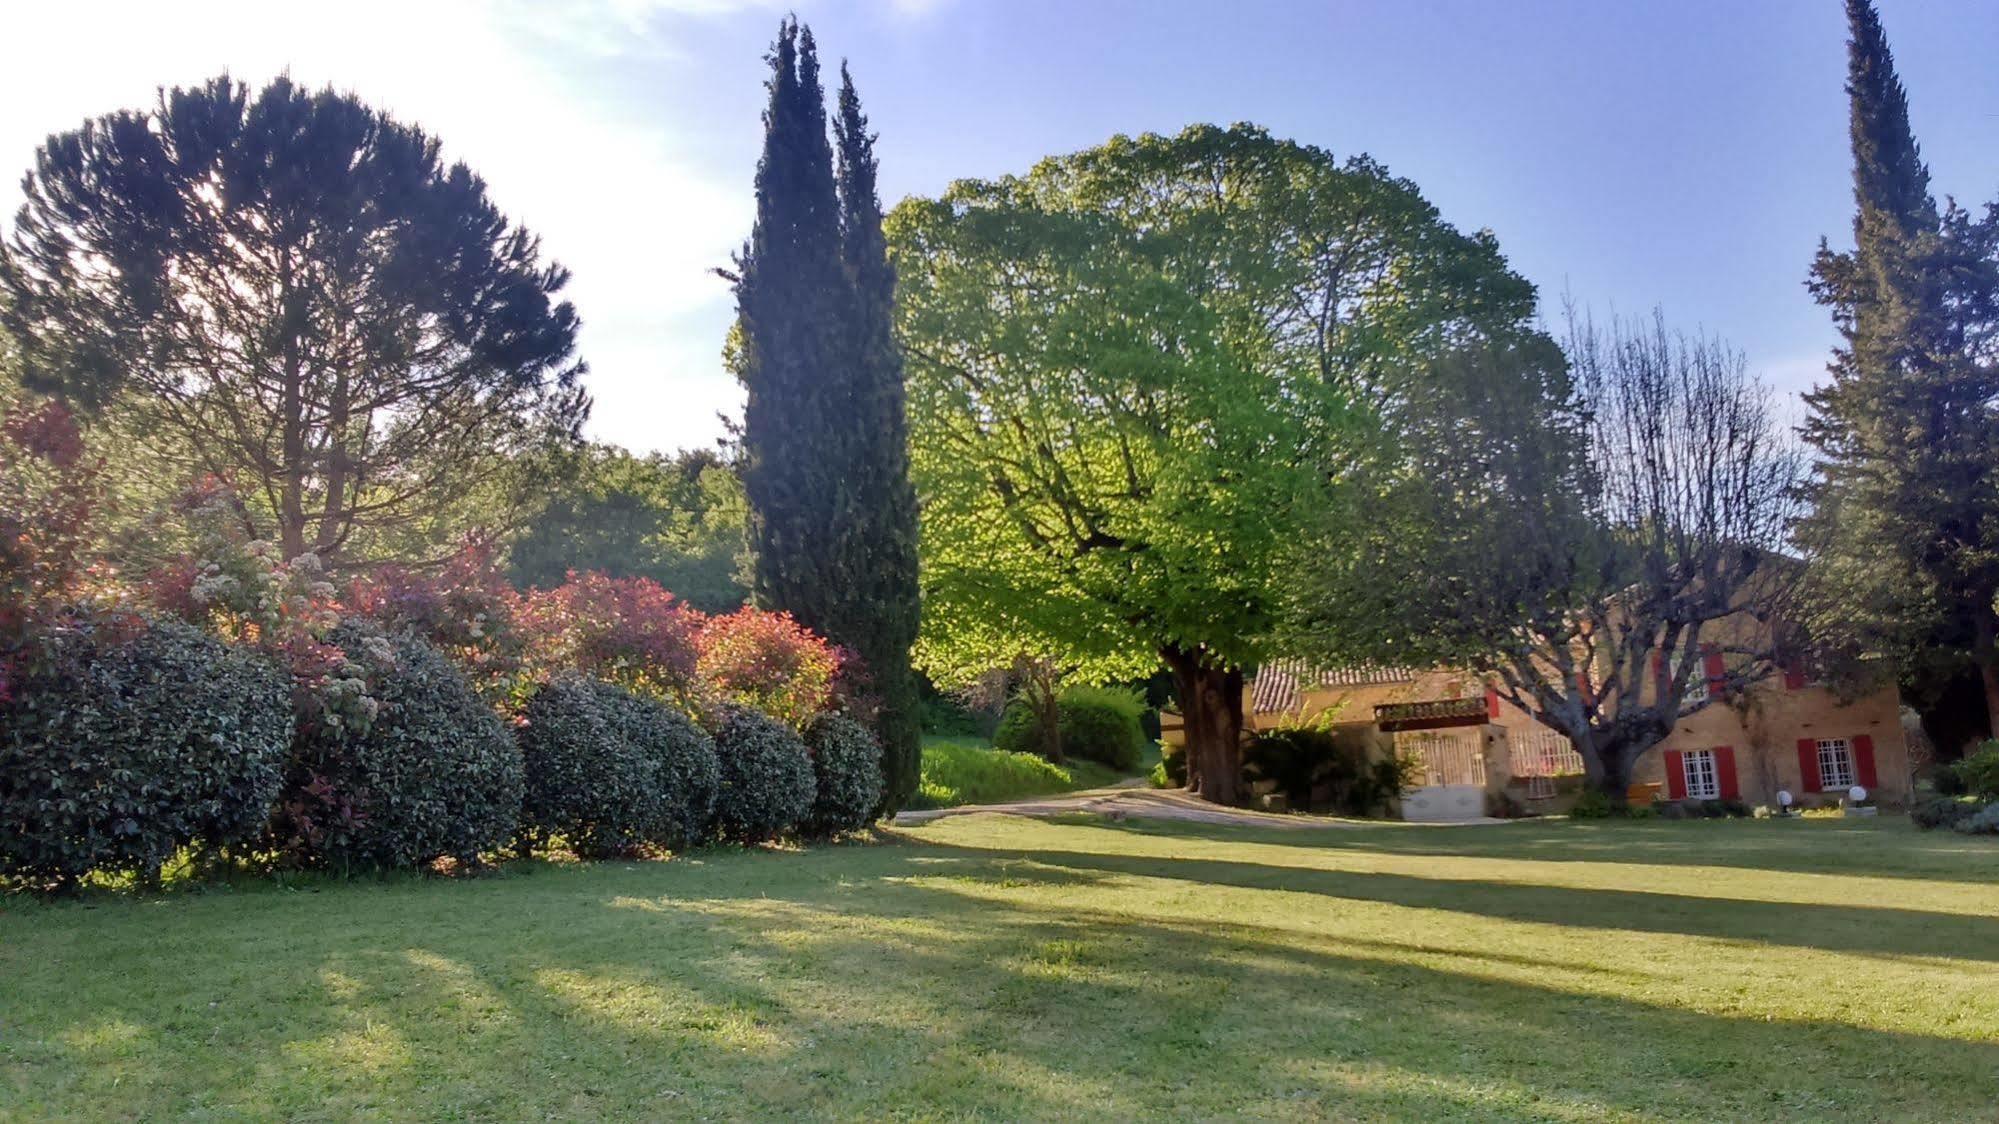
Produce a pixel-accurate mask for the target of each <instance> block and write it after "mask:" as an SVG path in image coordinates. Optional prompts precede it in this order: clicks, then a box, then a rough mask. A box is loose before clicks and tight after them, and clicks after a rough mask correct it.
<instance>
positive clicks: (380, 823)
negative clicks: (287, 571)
mask: <svg viewBox="0 0 1999 1124" xmlns="http://www.w3.org/2000/svg"><path fill="white" fill-rule="evenodd" d="M327 641H328V642H329V643H331V644H333V645H335V646H337V647H338V648H339V649H340V650H341V651H342V652H344V653H346V655H347V658H348V659H349V660H351V661H353V662H354V663H356V664H358V665H359V666H360V667H361V669H362V670H363V672H364V675H363V678H364V680H365V683H366V689H367V693H368V695H369V696H370V697H371V698H373V699H374V700H375V701H376V703H377V704H378V706H379V709H378V710H377V712H376V714H375V716H374V719H373V720H372V721H371V722H369V723H368V724H367V725H366V727H365V728H360V729H357V728H354V727H346V726H334V725H331V724H327V723H306V724H305V725H304V726H303V727H302V728H301V730H300V732H299V736H298V739H297V742H296V744H295V746H294V749H293V754H292V766H291V770H290V773H289V775H288V776H287V778H286V780H287V784H286V796H285V806H284V814H283V816H282V817H281V820H282V826H283V827H284V828H285V829H286V830H287V831H288V833H289V835H290V838H289V839H288V840H287V842H288V845H289V846H290V848H291V849H292V850H293V851H294V853H295V854H296V855H297V857H298V858H299V859H301V860H302V861H304V862H307V863H311V864H314V865H326V866H335V867H374V868H390V867H413V866H420V865H422V864H424V863H427V862H429V861H431V860H432V859H436V858H440V857H446V856H448V857H452V858H457V859H460V860H464V861H468V862H469V861H473V860H476V859H477V858H478V856H479V854H480V852H482V851H490V850H493V849H496V848H498V847H500V846H502V845H504V844H505V843H506V842H507V841H508V840H509V839H510V838H512V836H513V834H514V827H515V824H516V822H517V819H518V816H519V813H520V807H521V796H522V787H523V776H522V767H521V751H520V748H519V747H518V746H516V745H515V744H514V739H513V738H512V736H510V735H509V733H508V731H507V728H506V725H505V724H504V723H502V722H501V721H500V718H499V716H498V715H497V714H495V713H493V710H492V708H491V707H489V706H487V705H486V704H485V703H484V702H483V701H481V700H480V698H479V696H478V694H477V693H475V692H474V691H473V689H472V684H471V683H470V682H469V681H468V680H467V679H466V678H465V675H464V673H462V672H460V671H459V670H458V669H457V668H456V667H454V666H452V664H451V662H450V661H449V660H447V659H446V658H445V657H444V655H443V654H442V653H440V652H439V651H438V650H437V649H435V648H433V647H431V646H430V645H428V644H426V643H424V642H423V641H421V640H419V639H417V638H415V637H414V636H408V635H404V636H398V637H395V638H393V639H385V638H384V637H383V636H382V635H381V634H380V633H379V632H376V631H375V630H373V629H372V628H369V627H368V626H366V625H363V624H359V623H356V622H348V623H344V624H342V625H340V626H339V627H338V628H336V629H334V630H333V632H332V634H331V635H329V636H328V637H327Z"/></svg>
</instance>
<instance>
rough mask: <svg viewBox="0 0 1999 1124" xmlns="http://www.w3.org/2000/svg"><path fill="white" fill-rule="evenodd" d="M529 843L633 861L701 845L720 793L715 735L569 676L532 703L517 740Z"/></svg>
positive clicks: (628, 695) (626, 694)
mask: <svg viewBox="0 0 1999 1124" xmlns="http://www.w3.org/2000/svg"><path fill="white" fill-rule="evenodd" d="M517 733H518V737H519V739H520V746H521V760H522V765H523V767H524V770H525V776H526V787H525V795H524V797H523V799H522V803H521V827H522V831H523V834H524V835H527V836H531V837H536V838H539V839H542V840H546V839H547V838H548V837H549V836H551V835H560V836H561V837H562V838H563V839H564V840H565V841H566V842H567V843H568V844H569V846H570V849H571V850H573V851H575V852H576V853H577V854H578V855H581V856H584V857H586V858H598V857H603V856H609V855H624V854H630V853H632V852H634V851H637V850H638V849H640V848H641V847H644V846H647V845H654V846H668V847H673V846H683V845H685V844H686V843H687V842H688V841H690V840H696V839H699V838H701V836H702V834H703V833H704V832H705V830H706V827H707V822H708V818H709V814H710V811H711V810H712V808H713V806H714V801H715V790H716V786H717V784H718V776H717V768H718V767H717V765H716V762H715V750H714V745H713V743H712V741H711V740H710V739H709V738H708V736H707V735H706V734H704V733H702V732H701V731H700V730H699V729H698V728H696V727H695V726H694V725H693V723H691V722H689V721H688V720H687V719H686V718H684V717H682V716H680V715H678V714H675V713H673V712H672V711H670V710H668V709H667V708H666V707H664V706H663V705H661V704H660V703H658V702H656V701H654V700H652V699H647V698H642V697H640V696H638V695H635V694H633V693H632V692H630V691H628V690H626V689H625V688H623V687H620V686H617V685H616V684H612V683H604V682H601V681H597V680H590V679H584V678H582V677H580V676H573V675H570V676H563V677H560V678H557V679H555V680H553V681H551V682H549V683H546V684H544V685H542V686H541V687H540V688H539V689H538V690H536V691H535V693H534V695H533V696H531V697H530V698H529V699H528V703H527V706H526V707H525V708H524V710H523V712H522V723H521V726H520V728H519V730H518V731H517Z"/></svg>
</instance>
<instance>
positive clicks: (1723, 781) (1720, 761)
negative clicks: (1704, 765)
mask: <svg viewBox="0 0 1999 1124" xmlns="http://www.w3.org/2000/svg"><path fill="white" fill-rule="evenodd" d="M1714 783H1715V789H1716V791H1718V792H1720V793H1721V798H1722V799H1723V800H1733V799H1735V798H1736V797H1737V796H1739V795H1741V792H1742V790H1741V789H1740V788H1738V787H1737V786H1736V783H1735V747H1734V746H1732V745H1718V746H1715V747H1714Z"/></svg>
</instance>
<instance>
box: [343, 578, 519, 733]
mask: <svg viewBox="0 0 1999 1124" xmlns="http://www.w3.org/2000/svg"><path fill="white" fill-rule="evenodd" d="M519 600H520V598H519V596H518V595H517V594H516V593H515V592H514V589H513V587H512V586H510V585H508V584H507V580H506V578H505V577H504V576H502V575H501V573H500V570H499V567H498V566H496V565H494V562H493V549H492V547H491V546H490V545H489V544H486V543H483V542H473V543H467V544H466V545H465V546H463V547H461V548H460V549H459V550H458V552H457V553H456V554H453V555H452V556H451V557H450V558H448V559H446V560H445V561H444V563H443V564H442V565H440V566H434V567H429V568H421V569H420V568H417V567H413V566H405V565H402V564H400V563H395V562H387V563H383V564H381V565H379V566H376V567H374V568H373V569H372V570H370V571H369V572H367V573H366V574H363V575H362V576H360V577H358V578H355V579H354V580H353V581H351V582H349V583H348V587H347V597H346V605H345V608H346V611H347V612H348V613H350V614H352V615H356V616H360V617H365V618H367V619H368V620H370V621H373V622H374V623H375V624H377V625H379V626H381V628H382V629H383V631H385V632H388V633H390V634H401V633H409V634H413V635H415V636H418V637H420V638H422V639H423V640H424V641H425V642H426V643H428V644H429V645H430V646H431V647H433V648H436V649H438V650H439V651H441V652H443V653H444V654H445V655H447V656H449V657H450V658H451V660H452V662H454V663H456V664H457V665H458V667H459V669H460V670H461V671H463V672H465V674H466V677H467V678H469V679H470V680H471V681H472V685H473V687H474V688H475V689H477V690H478V691H479V693H480V694H481V695H482V696H484V697H487V698H496V697H499V696H502V695H504V694H505V693H506V692H507V691H508V689H509V688H510V687H511V686H512V683H513V681H514V679H515V678H516V677H517V675H518V673H519V671H520V667H521V657H522V637H521V634H520V631H519V629H517V628H516V627H515V626H514V612H515V609H516V607H517V606H518V603H519Z"/></svg>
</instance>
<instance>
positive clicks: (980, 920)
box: [0, 816, 1999, 1121]
mask: <svg viewBox="0 0 1999 1124" xmlns="http://www.w3.org/2000/svg"><path fill="white" fill-rule="evenodd" d="M1995 870H1999V847H1995V846H1994V845H1993V844H1991V843H1990V842H1989V841H1982V840H1972V839H1965V838H1963V837H1959V836H1954V835H1948V834H1944V835H1918V834H1916V833H1915V832H1914V831H1912V830H1911V829H1909V828H1908V827H1907V826H1906V825H1904V824H1902V823H1900V822H1899V821H1894V820H1889V821H1881V822H1848V821H1837V820H1828V821H1817V822H1809V823H1783V824H1774V823H1767V822H1727V823H1722V822H1717V823H1673V824H1666V823H1640V824H1631V823H1624V824H1582V823H1561V822H1553V823H1542V824H1531V825H1505V826H1495V827H1475V828H1445V829H1422V828H1407V827H1392V826H1381V827H1369V828H1357V829H1352V830H1340V831H1325V832H1310V831H1291V832H1278V831H1261V832H1259V831H1252V830H1225V829H1217V828H1203V829H1195V828H1193V827H1191V826H1180V825H1174V826H1168V825H1142V824H1137V823H1134V822H1126V823H1122V824H1107V823H1100V822H1083V821H1076V822H1061V823H1043V822H1034V821H1023V820H1018V819H1011V818H1003V817H989V816H972V817H963V818H954V819H948V820H945V821H943V822H941V823H938V824H935V825H932V826H928V827H925V828H922V829H918V830H914V831H908V832H904V833H901V835H900V837H899V840H898V841H896V842H892V843H888V844H883V845H876V846H868V845H850V846H842V847H828V848H821V849H817V850H813V851H811V852H808V853H802V854H801V853H783V852H770V851H764V852H747V853H743V852H737V853H717V854H712V855H706V856H698V857H694V858H690V859H678V860H674V861H672V862H667V863H654V864H646V863H630V864H624V863H609V864H602V865H597V866H585V867H571V868H552V867H544V868H539V869H530V870H528V871H525V872H515V873H510V874H506V875H501V876H495V877H489V878H484V879H474V880H467V881H461V882H449V883H438V882H417V881H406V882H400V883H390V884H354V885H329V886H327V887H326V888H324V889H323V890H321V891H319V892H310V891H296V890H293V891H286V890H278V889H275V888H270V889H263V890H256V891H247V892H246V891H236V892H212V893H208V894H202V895H183V896H179V897H172V898H167V899H164V900H151V901H146V900H136V899H114V900H108V901H102V902H100V903H97V904H94V905H88V906H87V905H80V904H77V903H67V904H59V905H54V906H44V905H40V904H36V903H32V902H20V901H14V902H7V903H4V905H0V909H4V912H0V1118H23V1117H39V1116H44V1115H52V1114H73V1115H78V1116H91V1117H130V1116H146V1117H167V1116H200V1117H204V1118H212V1117H240V1116H244V1115H254V1116H270V1115H285V1116H298V1117H303V1118H320V1119H329V1118H331V1119H344V1118H348V1117H352V1116H356V1115H373V1114H386V1115H405V1116H423V1117H430V1118H436V1117H446V1118H486V1117H496V1116H497V1117H505V1118H513V1117H523V1116H544V1115H549V1116H558V1117H563V1118H579V1117H581V1118H590V1117H632V1116H642V1117H696V1116H698V1117H705V1118H749V1117H759V1116H777V1115H792V1116H802V1117H811V1118H820V1117H836V1118H857V1117H862V1116H871V1117H872V1116H889V1117H905V1118H906V1117H924V1118H930V1117H980V1118H988V1119H1015V1118H1020V1117H1054V1116H1067V1117H1087V1118H1099V1119H1101V1118H1131V1117H1138V1116H1146V1115H1151V1116H1161V1115H1169V1114H1170V1115H1174V1116H1178V1117H1190V1116H1191V1117H1214V1116H1221V1115H1248V1116H1261V1117H1268V1118H1282V1119H1299V1118H1311V1117H1335V1118H1340V1119H1354V1118H1359V1119H1410V1118H1423V1119H1465V1120H1494V1119H1519V1120H1573V1121H1583V1120H1598V1119H1606V1118H1611V1119H1732V1120H1779V1119H1835V1118H1836V1119H1853V1120H1863V1119H1864V1120H1874V1119H1907V1120H1929V1121H1938V1120H1973V1119H1985V1120H1989V1119H1991V1118H1992V1110H1993V1105H1994V1103H1995V1101H1999V889H1995V887H1994V885H1993V882H1992V876H1993V874H1994V872H1995Z"/></svg>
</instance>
